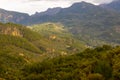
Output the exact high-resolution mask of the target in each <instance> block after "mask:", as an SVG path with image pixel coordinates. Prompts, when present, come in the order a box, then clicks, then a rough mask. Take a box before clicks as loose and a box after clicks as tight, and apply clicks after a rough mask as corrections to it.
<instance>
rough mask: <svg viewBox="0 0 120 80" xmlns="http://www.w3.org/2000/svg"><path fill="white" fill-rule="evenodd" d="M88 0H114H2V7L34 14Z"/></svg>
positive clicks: (0, 3) (109, 0)
mask: <svg viewBox="0 0 120 80" xmlns="http://www.w3.org/2000/svg"><path fill="white" fill-rule="evenodd" d="M81 1H86V2H90V3H93V4H100V3H104V2H111V1H112V0H11V2H10V0H0V8H3V9H6V10H12V11H19V12H25V13H29V14H33V13H35V12H36V11H37V12H41V11H45V10H46V9H48V8H53V7H68V6H70V5H72V4H73V3H75V2H81Z"/></svg>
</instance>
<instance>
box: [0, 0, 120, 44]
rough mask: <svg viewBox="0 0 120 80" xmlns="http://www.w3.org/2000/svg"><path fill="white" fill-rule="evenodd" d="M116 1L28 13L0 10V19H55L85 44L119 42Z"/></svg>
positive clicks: (21, 21)
mask: <svg viewBox="0 0 120 80" xmlns="http://www.w3.org/2000/svg"><path fill="white" fill-rule="evenodd" d="M119 2H120V1H113V2H111V3H109V4H102V5H98V6H97V5H93V4H90V3H87V2H80V3H75V4H73V5H72V6H70V7H68V8H59V7H58V8H52V9H48V10H47V11H45V12H41V13H38V12H37V13H36V14H34V15H31V16H29V15H28V14H24V13H18V12H12V11H5V10H3V9H1V10H0V14H1V15H0V21H1V22H14V23H19V24H24V25H33V24H39V23H45V22H55V23H56V22H57V23H61V24H63V25H64V26H65V27H66V28H67V29H68V30H69V31H70V32H71V33H73V34H74V35H77V37H78V38H80V39H83V41H86V43H88V45H91V44H92V45H93V44H99V42H100V41H105V42H108V43H109V42H110V43H115V44H116V43H117V44H120V36H119V35H120V13H119V10H117V9H120V8H119V7H120V5H119ZM107 6H111V7H107ZM112 6H113V7H112ZM113 9H114V10H113ZM99 40H100V41H99Z"/></svg>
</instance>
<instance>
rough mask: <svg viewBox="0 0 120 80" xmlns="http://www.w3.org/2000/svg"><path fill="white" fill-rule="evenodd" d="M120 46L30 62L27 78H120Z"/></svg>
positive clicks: (102, 79) (56, 79)
mask: <svg viewBox="0 0 120 80" xmlns="http://www.w3.org/2000/svg"><path fill="white" fill-rule="evenodd" d="M119 55H120V47H111V46H107V45H104V46H102V47H97V48H95V49H86V50H85V51H83V52H81V53H78V54H74V55H71V56H62V57H57V58H54V59H51V60H45V61H43V62H37V63H32V64H28V65H26V66H25V67H24V68H23V75H24V79H25V80H40V79H42V80H119V79H120V72H119V69H120V68H119V60H120V59H119Z"/></svg>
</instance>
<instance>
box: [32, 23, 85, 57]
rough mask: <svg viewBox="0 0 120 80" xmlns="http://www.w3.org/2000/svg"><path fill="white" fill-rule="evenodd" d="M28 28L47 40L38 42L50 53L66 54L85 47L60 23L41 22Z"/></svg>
mask: <svg viewBox="0 0 120 80" xmlns="http://www.w3.org/2000/svg"><path fill="white" fill-rule="evenodd" d="M30 28H31V29H32V30H33V31H35V32H38V33H39V34H41V35H42V36H43V37H45V38H46V39H47V40H48V41H46V40H45V41H44V42H43V41H40V44H41V45H42V46H44V47H45V48H49V49H47V50H48V51H50V52H51V53H52V54H53V53H59V54H61V55H64V54H65V55H66V54H71V53H77V52H80V51H82V50H83V49H85V43H84V42H82V41H80V40H78V39H76V38H75V37H74V36H73V35H72V34H71V33H70V32H69V31H67V29H65V27H64V26H63V25H62V24H60V23H43V24H38V25H33V26H31V27H30ZM51 50H52V51H51ZM59 54H57V55H59Z"/></svg>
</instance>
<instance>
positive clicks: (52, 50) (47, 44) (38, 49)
mask: <svg viewBox="0 0 120 80" xmlns="http://www.w3.org/2000/svg"><path fill="white" fill-rule="evenodd" d="M54 25H55V24H54ZM52 26H53V25H52ZM47 28H48V27H47ZM47 28H46V29H45V31H44V32H47V31H48V32H49V31H50V33H53V32H55V31H56V30H54V26H53V31H51V30H47ZM56 28H58V32H57V31H56V33H55V36H57V39H56V38H54V36H52V37H49V36H50V35H52V34H48V33H40V32H39V33H40V34H39V33H38V32H37V31H35V30H34V31H33V30H31V29H29V28H26V27H25V26H22V25H18V24H13V23H6V24H3V23H0V64H1V65H0V79H3V80H4V79H6V80H19V79H22V78H23V75H22V73H23V72H22V70H21V69H22V68H23V67H24V65H27V64H30V63H33V62H38V61H39V62H41V61H44V60H46V59H49V58H53V57H56V56H63V55H68V54H73V53H74V52H75V53H77V52H80V51H81V50H83V49H84V48H85V47H84V44H83V43H82V42H80V41H78V40H77V39H74V37H73V36H72V35H71V34H70V33H68V32H67V31H64V30H63V32H61V31H59V30H60V29H61V30H62V28H59V27H56ZM34 29H35V28H34ZM48 29H49V28H48ZM39 31H41V29H39ZM59 32H60V33H59ZM62 34H66V35H65V36H64V35H62Z"/></svg>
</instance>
